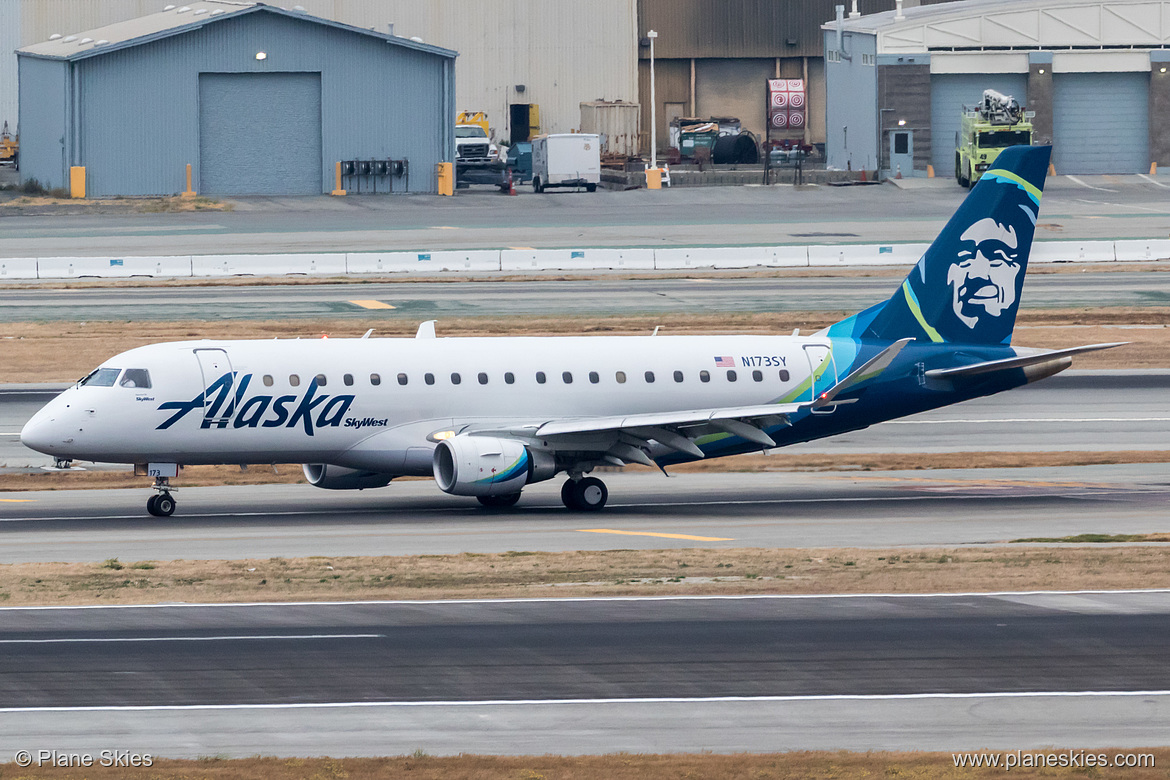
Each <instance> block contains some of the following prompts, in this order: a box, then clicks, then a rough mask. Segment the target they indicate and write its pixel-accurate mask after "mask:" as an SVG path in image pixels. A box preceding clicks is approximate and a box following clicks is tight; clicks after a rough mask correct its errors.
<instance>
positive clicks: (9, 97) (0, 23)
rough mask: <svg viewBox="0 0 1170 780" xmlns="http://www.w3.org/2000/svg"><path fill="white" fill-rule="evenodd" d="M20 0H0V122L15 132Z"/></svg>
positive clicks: (19, 42)
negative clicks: (6, 123) (6, 124)
mask: <svg viewBox="0 0 1170 780" xmlns="http://www.w3.org/2000/svg"><path fill="white" fill-rule="evenodd" d="M20 46H21V40H20V0H0V122H5V121H6V122H8V124H9V126H10V128H11V130H12V132H14V133H15V132H16V122H17V114H16V110H17V99H16V89H17V84H16V81H17V79H16V54H15V52H16V50H17V49H18V48H20Z"/></svg>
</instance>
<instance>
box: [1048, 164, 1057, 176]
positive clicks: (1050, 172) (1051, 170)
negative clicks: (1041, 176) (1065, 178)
mask: <svg viewBox="0 0 1170 780" xmlns="http://www.w3.org/2000/svg"><path fill="white" fill-rule="evenodd" d="M1048 175H1049V176H1055V175H1056V166H1055V165H1053V164H1052V163H1048Z"/></svg>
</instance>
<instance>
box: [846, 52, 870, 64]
mask: <svg viewBox="0 0 1170 780" xmlns="http://www.w3.org/2000/svg"><path fill="white" fill-rule="evenodd" d="M838 56H839V55H838ZM861 64H862V65H876V64H877V55H876V54H862V55H861Z"/></svg>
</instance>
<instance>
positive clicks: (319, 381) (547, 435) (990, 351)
mask: <svg viewBox="0 0 1170 780" xmlns="http://www.w3.org/2000/svg"><path fill="white" fill-rule="evenodd" d="M1050 152H1051V148H1050V147H1013V148H1010V149H1007V150H1005V151H1004V152H1002V153H1001V154H1000V156H999V157H998V158H997V159H996V163H995V167H994V168H993V169H991V170H989V171H987V172H985V173H984V174H983V176H982V178H981V179H980V180H979V182H978V183H977V184H976V185H975V187H974V188H973V189H972V190H971V192H970V193H969V194H968V196H967V197H966V199H965V200H964V201H963V203H962V204H961V205H960V207H959V208H958V210H957V211H956V212H955V214H954V215H953V216H952V217H951V219H950V220H949V221H948V222H947V224H946V226H945V227H944V228H943V229H942V232H941V233H940V234H939V235H938V237H937V239H935V241H934V242H933V243H932V244H931V245H930V247H929V248H928V249H927V251H926V252H925V253H924V254H923V256H922V258H921V259H920V260H919V261H918V263H917V264H916V265H915V266H914V267H913V269H912V270H911V271H910V273H909V275H908V276H907V277H906V279H905V281H904V282H903V283H902V284H901V285H900V286H899V287H898V289H897V290H896V291H895V292H894V294H893V295H892V296H891V297H890V298H889V299H888V300H886V301H884V302H881V303H878V304H877V305H874V306H871V307H870V308H868V309H866V310H864V311H862V312H860V313H858V314H855V315H853V316H851V317H848V318H846V319H844V320H842V321H841V322H838V323H836V324H834V325H831V326H829V327H827V328H825V329H823V330H821V331H819V332H817V333H814V334H812V335H807V336H801V335H799V331H798V332H797V333H794V334H793V335H726V336H724V335H710V336H611V337H544V338H530V337H508V338H436V337H435V328H434V322H433V321H430V322H426V323H423V324H422V325H421V326H420V327H419V329H418V333H417V335H416V336H415V338H367V337H368V336H369V335H370V334H369V333H367V334H366V336H363V337H362V338H351V339H339V338H330V339H314V340H300V339H295V340H294V339H284V340H280V339H277V340H264V341H261V340H239V341H232V340H222V341H221V340H203V341H181V342H171V343H162V344H154V345H151V346H145V347H140V348H137V349H132V350H130V351H128V352H123V353H122V354H120V355H117V356H115V357H113V358H110V359H109V360H107V361H105V362H104V363H102V364H101V365H100V366H99V367H98V368H96V369H95V370H94V371H93V372H92V373H90V374H89V375H88V376H86V377H85V378H84V379H82V380H80V381H79V382H78V383H77V384H76V385H75V386H73V387H71V388H69V389H68V390H66V391H64V392H63V393H62V394H61V395H60V396H58V397H57V398H55V399H54V400H52V401H50V402H49V403H48V404H47V405H46V406H45V407H44V408H43V409H41V410H40V411H39V412H37V414H36V415H35V416H33V417H32V419H30V420H29V421H28V423H27V424H26V425H25V426H24V429H23V430H22V431H21V441H22V442H23V443H24V444H25V445H26V446H28V447H30V448H32V449H34V450H37V451H39V452H42V453H45V454H48V455H50V456H52V457H53V458H54V459H55V460H56V462H57V465H58V466H64V465H68V463H70V462H71V461H73V460H86V461H95V462H109V463H126V464H135V471H136V473H137V474H139V475H142V476H149V477H154V479H155V481H154V484H153V488H154V490H155V491H156V493H155V494H154V495H152V496H151V498H150V500H149V501H148V502H147V511H148V512H149V513H150V514H152V515H155V516H160V517H165V516H169V515H171V514H172V513H173V512H174V511H175V506H176V502H175V499H174V496H173V495H172V492H173V490H174V488H172V486H171V483H170V480H171V479H172V478H175V477H176V476H177V475H178V472H179V468H180V467H182V466H185V465H194V464H274V463H303V464H305V465H304V466H303V469H304V473H305V476H306V478H307V480H308V481H309V482H310V483H311V484H313V485H315V486H317V487H320V488H326V489H334V490H351V489H356V490H362V489H365V488H375V487H383V486H386V485H388V484H389V483H390V482H391V481H392V480H393V479H395V478H396V477H400V476H407V475H412V476H417V475H427V476H433V477H434V479H435V482H436V484H437V485H438V487H439V489H440V490H443V491H445V492H446V493H449V494H453V495H457V496H474V497H475V498H477V499H478V500H479V502H480V503H481V504H483V505H484V506H486V507H494V508H506V507H510V506H512V505H514V504H515V503H516V502H517V500H519V498H520V494H521V491H522V490H523V488H524V487H526V486H527V485H529V484H532V483H535V482H541V481H544V480H548V479H552V478H553V477H555V476H556V475H557V474H560V473H565V474H567V477H568V478H567V479H566V481H565V482H564V485H563V487H562V489H561V500H562V502H563V503H564V505H565V506H566V507H567V508H568V509H570V510H576V511H596V510H600V509H601V508H602V507H604V506H605V504H606V501H607V499H608V495H609V492H608V489H607V488H606V486H605V484H604V483H603V482H602V481H601V480H600V479H597V478H596V477H593V476H589V474H590V472H592V471H594V470H595V469H596V468H598V467H601V466H622V465H626V464H631V463H640V464H643V465H647V466H652V467H658V468H659V469H662V470H663V471H664V473H665V470H666V468H667V467H669V466H671V465H673V464H678V463H683V462H687V461H694V460H698V459H701V458H716V457H722V456H726V455H735V454H739V453H745V452H752V451H759V450H765V449H770V448H774V447H782V446H785V445H789V444H794V443H797V442H804V441H810V440H813V439H820V438H823V437H826V436H833V435H836V434H841V433H846V432H849V431H856V430H859V429H862V428H866V427H868V426H870V425H874V424H876V423H879V422H882V421H885V420H890V419H894V418H898V417H903V416H906V415H910V414H915V413H918V412H923V411H926V410H929V409H935V408H938V407H942V406H947V405H949V404H954V403H959V402H961V401H966V400H969V399H972V398H977V397H980V396H987V395H991V394H993V393H999V392H1001V391H1004V390H1009V389H1011V388H1014V387H1018V386H1021V385H1024V384H1027V383H1029V382H1035V381H1037V380H1040V379H1043V378H1045V377H1048V376H1052V375H1053V374H1056V373H1058V372H1060V371H1063V370H1064V369H1066V368H1068V366H1069V365H1071V363H1072V357H1073V356H1074V355H1077V354H1080V353H1084V352H1089V351H1092V350H1098V349H1106V348H1109V347H1114V346H1120V345H1119V344H1091V345H1086V346H1082V347H1075V348H1072V349H1061V350H1042V349H1031V348H1022V347H1012V346H1011V336H1012V330H1013V327H1014V325H1015V319H1016V312H1017V310H1018V308H1019V303H1020V294H1021V291H1022V289H1023V282H1024V275H1025V272H1026V269H1027V264H1028V256H1029V252H1030V249H1031V245H1032V237H1033V233H1034V232H1035V225H1036V219H1037V216H1038V214H1039V207H1040V200H1041V197H1042V189H1043V185H1044V178H1045V175H1046V173H1047V170H1048V161H1049V155H1050Z"/></svg>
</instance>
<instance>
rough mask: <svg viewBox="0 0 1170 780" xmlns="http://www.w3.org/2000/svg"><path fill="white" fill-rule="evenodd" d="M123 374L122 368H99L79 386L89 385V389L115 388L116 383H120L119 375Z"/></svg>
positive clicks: (79, 383)
mask: <svg viewBox="0 0 1170 780" xmlns="http://www.w3.org/2000/svg"><path fill="white" fill-rule="evenodd" d="M120 373H122V369H120V368H99V369H97V370H95V371H94V372H93V373H92V374H90V375H89V376H87V377H86V378H85V379H82V380H81V381H80V382H78V383H77V384H78V386H82V385H88V386H89V387H113V386H114V382H117V381H118V374H120Z"/></svg>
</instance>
